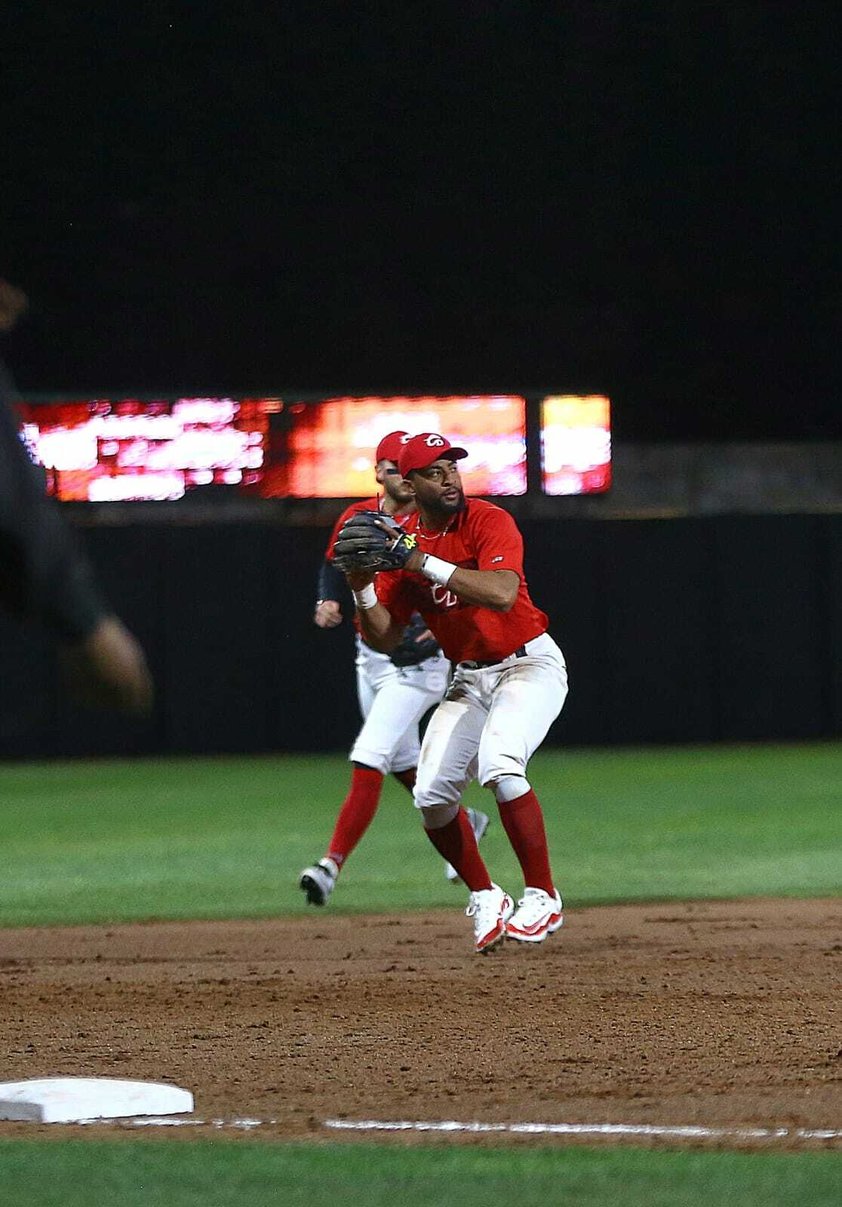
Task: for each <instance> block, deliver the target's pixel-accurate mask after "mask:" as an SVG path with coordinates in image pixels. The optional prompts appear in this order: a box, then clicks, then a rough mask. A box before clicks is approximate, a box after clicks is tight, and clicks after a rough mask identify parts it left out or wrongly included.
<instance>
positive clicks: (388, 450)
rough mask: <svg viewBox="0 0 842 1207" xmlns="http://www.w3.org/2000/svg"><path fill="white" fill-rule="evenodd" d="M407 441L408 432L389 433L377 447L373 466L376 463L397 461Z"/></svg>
mask: <svg viewBox="0 0 842 1207" xmlns="http://www.w3.org/2000/svg"><path fill="white" fill-rule="evenodd" d="M409 439H410V435H409V432H389V434H388V436H384V437H383V439H382V440H381V441H380V443H379V444H378V446H377V451H376V453H375V454H374V464H375V465H376V464H377V462H378V461H397V459H398V454H399V453H400V451H401V449H402V448H403V446H404V445H405V444H406V442H407V440H409Z"/></svg>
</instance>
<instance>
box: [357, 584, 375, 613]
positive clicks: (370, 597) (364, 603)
mask: <svg viewBox="0 0 842 1207" xmlns="http://www.w3.org/2000/svg"><path fill="white" fill-rule="evenodd" d="M354 603H355V604H356V605H357V607H358V608H360V609H363V610H366V609H368V608H374V607H376V606H377V592H376V591H375V590H374V583H367V584H366V585H365V586H364V587H361V588H360V590H359V591H355V592H354Z"/></svg>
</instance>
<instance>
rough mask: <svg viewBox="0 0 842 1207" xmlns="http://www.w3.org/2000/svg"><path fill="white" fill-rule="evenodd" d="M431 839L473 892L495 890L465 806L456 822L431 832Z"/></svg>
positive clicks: (460, 809) (455, 818) (456, 817)
mask: <svg viewBox="0 0 842 1207" xmlns="http://www.w3.org/2000/svg"><path fill="white" fill-rule="evenodd" d="M427 837H428V838H429V840H430V842H431V843H432V844H433V846H434V847H435V848H436V850H437V851H438V853H439V854H440V855H443V856H444V858H445V859H446V860H447V862H448V863H452V864H453V866H454V867H455V868H456V871H457V872H458V873H459V875H460V876H461V877H462V879H463V880H464V882H465V884H467V886H468V888H469V889H470V890H471V892H472V893H477V892H480V891H481V890H482V889H488V888H491V877H490V876H489V874H488V868H487V867H486V866H485V864H484V863H483V861H482V855H480V853H479V847H478V846H477V840H476V836H475V834H474V832H473V830H472V829H471V823H470V821H469V820H468V814H467V813H466V812H465V810H464V809H463V808H462V806H461V805H460V806H459V812H458V813H457V814H456V816H455V817H454V819H453V821H449V822H448V823H447V825H446V826H441V827H440V829H438V830H427Z"/></svg>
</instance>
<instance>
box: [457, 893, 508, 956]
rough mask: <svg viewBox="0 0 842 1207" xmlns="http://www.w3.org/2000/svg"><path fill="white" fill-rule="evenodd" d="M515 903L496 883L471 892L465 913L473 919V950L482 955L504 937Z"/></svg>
mask: <svg viewBox="0 0 842 1207" xmlns="http://www.w3.org/2000/svg"><path fill="white" fill-rule="evenodd" d="M514 908H515V903H514V901H512V899H511V897H510V896H509V894H508V893H506V892H504V891H503V889H501V888H500V886H499V885H497V884H492V886H491V888H487V889H480V890H479V892H476V893H471V895H470V897H469V899H468V908H467V909H466V910H465V913H466V914H467V916H468V917H469V918H473V920H474V951H475V952H476V953H477V954H478V955H484V954H485V953H486V952H487V951H491V950H492V949H493V948H494V947H496V946H497V945H498V944H499V943H502V942H503V939H504V938H505V937H506V923H507V922H508V920H509V918H511V916H512V912H513V910H514Z"/></svg>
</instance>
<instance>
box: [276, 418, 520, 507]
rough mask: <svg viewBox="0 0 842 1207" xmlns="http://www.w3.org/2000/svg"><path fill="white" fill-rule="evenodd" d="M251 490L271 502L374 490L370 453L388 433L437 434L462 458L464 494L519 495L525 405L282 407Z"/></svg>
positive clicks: (360, 494)
mask: <svg viewBox="0 0 842 1207" xmlns="http://www.w3.org/2000/svg"><path fill="white" fill-rule="evenodd" d="M276 428H277V430H278V435H277V438H276V437H275V436H273V438H272V442H271V448H270V454H269V457H268V461H267V466H266V469H265V472H264V473H263V475H262V478H261V482H260V484H259V486H258V487H257V491H258V493H259V494H261V495H263V496H265V497H268V498H272V497H282V498H296V499H303V498H332V499H343V498H359V497H364V496H365V495H370V494H371V493H372V492H373V490H374V489H375V485H376V484H375V481H374V453H375V449H376V448H377V445H378V444H379V442H380V440H381V439H382V438H383V436H385V435H386V434H387V433H388V432H394V431H406V432H411V433H413V434H414V433H416V432H441V433H443V434H444V435H445V436H447V437H448V439H449V440H450V441H451V443H453V444H459V445H463V446H464V447H465V448H466V449H467V450H468V453H469V456H468V457H467V458H465V460H464V461H461V462H460V463H459V469H460V472H461V475H462V482H463V485H464V487H465V490H466V492H467V493H468V494H473V495H522V494H524V493H525V491H526V403H525V400H524V399H523V398H522V397H520V396H519V395H458V396H451V397H441V398H436V397H389V398H383V397H368V398H360V397H356V398H350V397H348V398H327V399H324V400H322V401H319V402H314V403H313V402H311V403H297V404H296V403H293V404H292V405H289V406H288V407H287V408H286V410H285V412H284V414H283V416H282V417H281V418H280V420H279V422H278V424H277V425H276Z"/></svg>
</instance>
